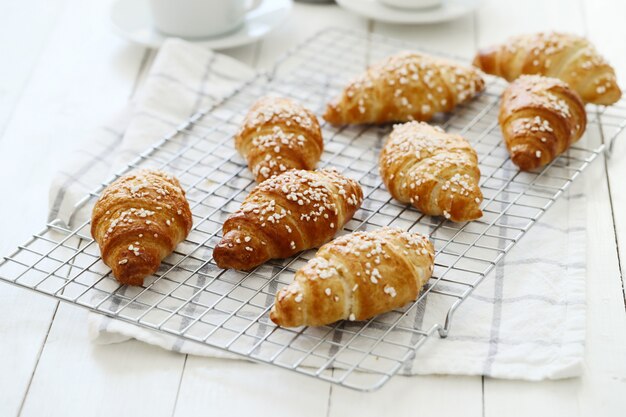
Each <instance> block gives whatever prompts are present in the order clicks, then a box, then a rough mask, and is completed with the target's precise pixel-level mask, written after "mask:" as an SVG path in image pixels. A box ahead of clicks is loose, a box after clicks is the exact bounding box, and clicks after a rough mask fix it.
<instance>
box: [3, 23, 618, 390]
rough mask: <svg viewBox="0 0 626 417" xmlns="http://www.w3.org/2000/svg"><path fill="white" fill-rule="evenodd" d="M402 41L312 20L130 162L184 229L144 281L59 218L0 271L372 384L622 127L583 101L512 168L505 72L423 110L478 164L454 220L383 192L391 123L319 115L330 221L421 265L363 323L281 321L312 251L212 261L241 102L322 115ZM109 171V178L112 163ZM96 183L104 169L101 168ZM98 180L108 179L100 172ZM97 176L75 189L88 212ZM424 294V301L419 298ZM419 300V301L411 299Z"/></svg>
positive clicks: (242, 179)
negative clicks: (557, 132) (170, 202)
mask: <svg viewBox="0 0 626 417" xmlns="http://www.w3.org/2000/svg"><path fill="white" fill-rule="evenodd" d="M410 47H411V45H407V44H406V43H403V42H399V41H395V40H391V39H388V38H384V37H381V36H377V35H367V34H363V33H353V32H347V31H342V30H335V29H331V30H325V31H323V32H321V33H319V34H318V35H316V36H315V37H313V38H312V39H310V40H308V41H307V42H305V43H304V44H303V45H301V46H299V47H298V48H296V49H294V50H292V51H291V52H289V53H288V54H287V55H286V56H285V57H284V58H283V59H282V60H280V61H279V62H278V63H277V64H276V66H275V68H274V70H273V71H272V72H271V73H264V74H260V75H258V76H256V77H255V78H254V79H252V80H251V81H249V82H248V83H246V84H245V85H243V86H242V87H241V88H239V89H238V90H237V91H236V92H235V93H234V94H232V95H231V96H229V97H228V98H226V99H225V100H223V101H222V102H220V103H219V104H218V105H216V106H215V107H214V108H212V109H210V110H209V111H204V112H200V113H198V114H196V115H194V116H193V117H192V118H191V119H190V120H189V121H187V122H186V123H184V124H183V125H181V126H180V127H179V128H178V129H177V130H176V131H175V132H173V133H172V134H171V135H169V136H167V137H166V138H164V139H162V140H161V141H159V142H158V143H157V144H156V145H154V146H153V147H152V148H150V149H148V150H147V151H146V152H144V153H143V154H142V155H140V156H139V157H138V158H137V159H136V160H135V161H134V162H132V163H131V164H130V165H129V167H128V168H126V169H125V170H124V172H126V171H128V170H130V169H133V168H136V167H157V168H162V169H165V170H167V171H169V172H171V173H173V174H174V175H176V176H177V177H178V178H179V179H180V181H181V183H182V184H183V185H184V187H185V188H186V190H187V197H188V200H189V202H190V205H191V207H192V211H193V217H194V226H193V230H192V231H191V233H190V234H189V237H188V238H187V240H186V241H185V242H183V243H181V244H180V245H178V247H177V248H176V250H175V252H174V253H173V254H172V255H171V256H169V257H168V258H167V259H166V260H165V261H164V262H163V263H162V265H161V268H160V269H159V271H158V272H157V273H156V274H155V275H154V276H153V277H150V278H148V279H146V281H145V284H144V286H143V287H124V286H120V285H119V284H118V283H117V282H116V281H115V279H114V278H113V277H112V276H111V274H110V270H109V269H108V268H107V267H106V266H105V265H104V264H103V263H102V261H101V259H100V257H99V250H98V247H97V245H96V244H95V242H94V241H93V240H92V239H91V236H90V233H89V224H88V223H84V224H81V225H79V226H76V227H73V228H69V227H67V226H65V225H64V224H63V223H62V222H60V221H58V220H57V221H53V222H51V223H49V224H48V225H47V226H46V227H45V229H44V230H42V231H41V232H40V233H37V234H35V235H34V236H33V237H32V238H31V239H30V240H28V241H27V242H26V243H24V244H23V245H21V246H19V248H18V249H17V250H16V251H15V252H14V253H12V254H11V255H10V256H7V257H5V258H4V260H3V261H2V262H1V263H0V278H1V279H2V280H4V281H8V282H10V283H12V284H15V285H18V286H20V287H25V288H29V289H32V290H36V291H38V292H40V293H44V294H47V295H51V296H53V297H55V298H57V299H60V300H63V301H67V302H70V303H73V304H76V305H79V306H82V307H86V308H88V309H90V310H91V311H94V312H97V313H101V314H105V315H107V316H110V317H114V318H117V319H120V320H123V321H126V322H130V323H134V324H137V325H139V326H143V327H145V328H149V329H154V330H156V331H160V332H164V333H167V334H170V335H174V336H179V337H182V338H184V339H187V340H190V341H196V342H200V343H204V344H206V345H208V346H212V347H215V348H218V349H222V350H226V351H228V352H231V353H234V354H237V355H243V356H245V357H247V358H250V359H252V360H255V361H259V362H265V363H270V364H273V365H277V366H280V367H283V368H287V369H290V370H293V371H297V372H299V373H302V374H306V375H310V376H314V377H317V378H320V379H323V380H326V381H330V382H333V383H337V384H340V385H343V386H346V387H350V388H354V389H359V390H372V389H376V388H378V387H380V386H382V385H383V384H384V383H385V382H386V381H388V380H389V379H390V378H391V377H392V376H393V375H395V374H396V373H398V372H399V371H401V369H402V368H403V366H404V365H405V364H406V363H408V362H409V361H411V360H413V359H414V357H415V355H416V351H417V349H418V348H419V347H420V346H421V345H422V344H423V343H424V342H425V341H426V340H427V339H428V337H430V336H433V335H434V334H435V333H436V332H438V333H439V335H440V336H441V337H445V336H446V335H447V333H448V331H449V330H450V326H451V324H452V317H453V314H454V312H455V310H456V309H457V308H458V306H459V305H460V304H461V302H463V300H465V299H466V298H467V297H468V296H469V294H470V293H471V292H472V291H473V290H474V288H476V286H477V285H478V284H479V283H480V282H481V281H482V280H483V278H484V277H485V276H486V275H487V273H488V272H489V271H490V270H491V269H492V268H493V267H494V266H495V265H496V263H497V262H498V261H499V260H500V259H501V258H502V257H503V256H504V254H505V253H506V252H508V251H509V250H510V249H511V248H512V247H513V246H514V245H515V243H516V242H517V241H518V240H519V239H520V238H521V237H522V236H523V235H524V234H525V233H526V232H527V231H528V229H529V228H530V227H531V226H532V225H533V224H534V223H535V222H536V221H537V219H538V218H539V217H540V216H541V215H542V214H543V213H544V212H545V211H546V210H547V209H548V208H549V207H550V206H551V205H552V204H553V203H554V202H555V200H556V199H557V198H558V197H559V196H560V195H561V194H562V193H563V191H564V190H565V189H566V188H567V187H568V186H569V185H570V183H571V182H572V181H573V180H574V179H575V178H576V177H577V176H578V175H579V174H580V173H581V172H582V171H583V170H584V169H585V168H586V167H587V165H589V163H590V162H591V161H592V160H593V159H594V158H596V157H597V156H598V155H599V154H600V152H601V151H602V149H603V146H604V145H603V143H605V142H607V143H608V142H609V141H612V140H613V139H614V138H615V137H617V136H618V135H619V134H620V133H621V132H622V131H623V130H624V127H625V124H624V123H625V122H624V120H625V119H626V105H625V103H624V102H620V103H619V104H618V105H616V106H613V107H611V108H609V109H607V108H599V107H598V108H596V107H595V106H593V107H589V108H588V110H589V117H590V121H589V126H588V128H587V133H586V135H585V137H584V138H583V139H582V140H581V141H580V142H578V143H577V144H576V146H574V147H572V148H571V149H570V150H569V151H568V152H566V153H565V154H564V155H562V156H561V157H559V158H558V159H557V160H555V161H554V162H553V163H551V164H550V165H549V166H547V167H546V168H544V169H542V170H540V171H536V172H520V171H519V170H518V169H517V168H516V167H515V166H514V165H512V163H511V162H510V160H509V158H508V154H507V151H506V149H505V147H504V145H503V143H502V138H501V135H500V131H499V128H498V126H497V112H498V99H499V96H500V93H501V91H502V89H503V87H504V86H505V84H504V83H503V82H501V81H499V80H497V79H495V78H488V87H487V89H486V91H485V92H484V93H483V94H482V95H481V96H479V97H477V98H476V99H474V100H473V101H471V102H470V103H468V104H466V105H463V106H460V107H459V108H458V109H457V110H456V111H455V112H454V114H450V115H447V116H445V117H441V118H440V119H439V120H436V122H437V123H438V124H440V125H442V126H443V127H444V128H445V129H446V130H448V131H451V132H458V133H460V134H462V135H463V136H465V137H466V138H467V139H468V140H469V141H470V142H471V143H472V145H473V146H474V148H475V149H476V151H477V153H478V155H479V160H480V169H481V172H482V178H481V188H482V190H483V193H484V196H485V199H484V201H483V203H482V209H483V212H484V216H483V217H482V218H481V219H479V220H476V221H473V222H470V223H465V224H455V223H451V222H448V221H445V220H444V219H442V218H434V217H429V216H425V215H423V214H420V213H419V212H417V211H416V210H414V209H413V208H411V207H408V206H405V205H403V204H400V203H398V202H397V201H394V200H393V199H392V198H391V197H390V195H389V193H388V192H387V191H386V190H385V188H384V186H383V185H382V183H381V180H380V178H379V176H378V166H377V160H378V152H379V150H380V148H381V145H382V141H383V139H384V137H385V135H386V134H388V133H389V130H390V127H389V126H385V127H373V126H348V127H333V126H330V125H323V134H324V138H325V150H324V154H323V156H322V160H321V162H320V164H319V165H320V166H322V167H324V166H332V167H335V168H337V169H339V170H340V171H342V172H343V173H344V174H346V175H348V176H350V177H352V178H354V179H358V180H359V182H360V183H361V186H362V187H363V190H364V195H365V199H364V202H363V206H362V208H361V209H360V210H359V211H358V212H357V213H356V214H355V216H354V218H353V219H352V220H351V221H350V222H349V223H348V224H347V225H346V227H345V228H344V230H343V231H341V232H340V233H348V232H351V231H354V230H357V229H359V230H370V229H377V228H379V227H382V226H387V225H390V226H398V227H401V228H404V229H407V230H411V231H418V232H421V233H425V234H428V235H429V236H430V238H431V240H432V241H433V243H434V244H435V248H436V260H435V263H436V266H435V270H434V274H433V277H432V279H431V280H430V281H429V282H428V284H427V285H426V287H425V290H424V291H423V293H422V295H421V296H420V298H419V299H418V300H417V301H416V302H415V303H412V304H410V305H408V306H406V307H405V308H402V309H398V310H395V311H393V312H390V313H387V314H383V315H380V316H378V317H375V318H373V319H371V320H369V321H367V322H338V323H335V324H332V325H329V326H323V327H318V328H308V327H304V328H296V329H283V328H279V327H276V326H275V325H274V324H273V323H272V322H271V321H270V320H269V317H268V313H269V309H270V308H271V305H272V303H273V300H274V295H275V293H276V291H277V289H279V288H280V287H282V286H283V285H286V284H288V283H289V282H291V280H292V279H293V276H294V273H295V271H296V270H297V269H298V268H300V267H301V266H302V265H304V263H305V262H306V261H307V260H308V259H310V258H311V256H312V255H313V253H314V251H307V252H304V253H302V254H300V255H298V256H296V257H293V258H290V259H285V260H273V261H271V262H268V263H266V264H265V265H262V266H260V267H258V268H256V269H255V270H254V271H251V272H240V271H234V270H228V271H224V270H220V269H219V268H218V267H217V266H216V265H215V263H214V262H213V259H212V256H211V254H212V250H213V248H214V247H215V245H216V244H217V243H218V242H219V240H220V238H221V226H222V223H223V222H224V220H225V219H226V218H227V217H228V215H229V214H230V213H232V212H233V211H235V210H236V209H237V208H238V206H239V205H240V203H241V202H242V200H243V199H244V198H245V196H246V195H247V194H248V193H249V192H250V190H251V189H252V187H253V186H254V181H253V177H252V175H251V173H250V172H249V171H248V169H247V167H246V164H245V162H244V161H243V160H242V159H241V158H240V157H239V156H238V155H237V153H236V151H235V150H234V148H233V140H232V137H233V134H234V133H235V132H236V130H237V129H238V126H239V124H240V122H241V121H242V119H243V116H244V115H245V114H246V112H247V110H248V108H249V107H250V105H251V104H252V103H253V102H254V101H255V100H256V99H257V98H259V97H261V96H263V95H266V94H268V93H271V94H277V95H281V96H287V97H292V98H294V99H296V100H298V101H299V102H301V103H303V104H304V105H305V106H307V107H309V108H310V109H312V110H314V111H315V112H316V113H317V114H321V112H322V111H323V107H324V104H325V103H326V102H327V101H328V100H329V99H330V98H331V97H332V96H334V95H335V94H336V93H337V92H338V91H339V90H340V89H341V88H342V86H343V85H344V84H345V82H346V81H347V80H348V79H349V78H351V77H352V76H354V75H355V74H358V73H359V72H360V71H362V70H363V69H364V68H365V67H366V66H367V65H368V64H369V63H371V62H373V61H375V60H377V59H380V58H382V57H384V56H387V55H389V54H391V53H394V52H397V51H398V50H401V49H407V48H410ZM124 172H120V173H119V174H118V175H116V176H115V177H114V178H111V181H112V180H114V179H115V178H117V176H119V175H121V174H123V173H124ZM109 182H110V181H109ZM107 183H108V182H107ZM106 185H107V184H102V185H101V186H100V187H99V188H97V189H96V190H94V192H92V193H91V194H90V195H88V196H86V197H85V199H84V200H83V201H81V202H80V203H79V204H78V205H77V207H76V210H81V209H82V210H89V208H90V206H91V205H92V204H93V203H94V202H95V200H96V198H97V196H98V195H99V194H100V192H101V191H102V189H103V188H104V187H105V186H106ZM426 296H428V304H427V305H426V303H425V297H426ZM420 306H422V307H421V308H420Z"/></svg>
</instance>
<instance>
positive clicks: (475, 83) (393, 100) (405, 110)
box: [324, 52, 485, 124]
mask: <svg viewBox="0 0 626 417" xmlns="http://www.w3.org/2000/svg"><path fill="white" fill-rule="evenodd" d="M484 88H485V83H484V81H483V79H482V77H481V73H480V71H477V70H476V69H474V68H471V67H464V66H462V65H459V64H456V63H454V62H452V61H448V60H445V59H440V58H434V57H431V56H428V55H423V54H418V53H415V52H402V53H399V54H396V55H393V56H390V57H388V58H387V59H386V60H384V61H382V62H379V63H377V64H374V65H372V66H371V67H370V68H369V69H368V70H367V72H365V74H363V75H361V76H360V77H358V78H356V79H355V80H353V81H352V82H351V83H350V84H349V85H348V86H347V87H346V88H345V89H344V90H343V92H342V93H341V95H340V96H339V97H338V98H337V99H335V101H333V102H331V103H330V104H328V106H327V108H326V113H324V119H325V120H326V121H328V122H330V123H333V124H356V123H385V122H394V121H395V122H406V121H409V120H423V121H427V120H430V119H432V118H433V116H434V115H435V113H439V112H449V111H451V110H452V109H454V108H455V107H456V106H457V105H458V104H460V103H464V102H466V101H469V100H470V99H471V98H472V97H474V95H476V93H478V92H480V91H482V90H483V89H484Z"/></svg>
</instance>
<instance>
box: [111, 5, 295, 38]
mask: <svg viewBox="0 0 626 417" xmlns="http://www.w3.org/2000/svg"><path fill="white" fill-rule="evenodd" d="M148 7H149V6H148V0H118V1H116V2H115V3H114V4H113V7H112V8H111V22H112V23H113V27H114V28H115V30H116V32H118V33H119V34H120V35H121V36H123V37H124V38H126V39H128V40H130V41H133V42H136V43H139V44H141V45H145V46H149V47H152V48H158V47H159V46H161V44H162V43H163V41H165V39H167V35H164V34H162V33H160V32H158V31H157V30H156V29H155V28H154V26H153V25H152V17H151V16H150V10H149V8H148ZM290 10H291V0H263V3H262V4H261V5H260V6H259V7H258V8H256V9H254V10H253V11H251V12H250V13H248V15H247V16H246V20H245V22H244V24H243V26H242V27H241V28H239V29H238V30H236V31H234V32H231V33H227V34H224V35H219V36H217V37H214V38H194V39H185V40H187V41H190V42H194V43H198V44H201V45H205V46H206V47H208V48H211V49H226V48H234V47H236V46H241V45H246V44H248V43H251V42H254V41H256V40H257V39H259V38H261V37H262V36H265V35H267V34H268V33H269V32H270V31H271V30H272V29H274V28H276V27H277V26H278V25H280V24H281V23H282V22H283V20H284V19H285V18H286V17H287V15H288V14H289V11H290Z"/></svg>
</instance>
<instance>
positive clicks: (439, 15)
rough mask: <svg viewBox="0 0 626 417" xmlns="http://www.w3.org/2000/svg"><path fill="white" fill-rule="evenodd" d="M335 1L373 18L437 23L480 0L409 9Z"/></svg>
mask: <svg viewBox="0 0 626 417" xmlns="http://www.w3.org/2000/svg"><path fill="white" fill-rule="evenodd" d="M337 3H338V4H339V5H340V6H341V7H343V8H345V9H347V10H350V11H351V12H354V13H357V14H359V15H361V16H365V17H368V18H370V19H374V20H380V21H382V22H389V23H403V24H410V23H414V24H415V23H438V22H445V21H447V20H453V19H458V18H459V17H461V16H464V15H466V14H467V13H470V12H472V11H474V10H475V9H476V8H477V7H478V5H479V3H480V0H443V3H442V4H441V6H439V7H434V8H429V9H422V10H410V9H394V8H393V7H389V6H385V5H383V4H382V3H380V2H379V1H378V0H337Z"/></svg>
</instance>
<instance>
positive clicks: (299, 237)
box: [213, 170, 363, 270]
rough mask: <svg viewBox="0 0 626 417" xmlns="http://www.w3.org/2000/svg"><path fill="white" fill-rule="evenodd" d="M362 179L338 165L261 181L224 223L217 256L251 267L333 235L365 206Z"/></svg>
mask: <svg viewBox="0 0 626 417" xmlns="http://www.w3.org/2000/svg"><path fill="white" fill-rule="evenodd" d="M362 200H363V191H362V190H361V187H360V186H359V184H358V183H357V182H356V181H353V180H351V179H348V178H346V177H344V176H343V175H341V174H339V173H338V172H337V171H334V170H321V171H304V170H291V171H287V172H285V173H283V174H280V175H277V176H275V177H272V178H270V179H268V180H265V181H263V182H262V183H261V184H259V185H257V186H256V187H255V188H254V189H253V190H252V192H250V194H249V195H248V197H246V199H245V200H244V201H243V203H242V205H241V207H240V208H239V210H237V211H236V212H235V213H233V214H232V215H231V216H230V217H229V218H228V219H227V220H226V221H225V222H224V226H223V236H224V237H223V238H222V240H221V241H220V243H219V244H218V245H217V246H216V247H215V249H214V250H213V259H214V260H215V262H216V263H217V266H219V267H220V268H223V269H229V268H234V269H240V270H249V269H252V268H254V267H256V266H258V265H261V264H262V263H263V262H265V261H267V260H269V259H275V258H287V257H289V256H292V255H294V254H296V253H297V252H300V251H303V250H305V249H310V248H315V247H319V246H320V245H322V244H324V243H325V242H327V241H328V240H330V239H331V238H332V237H333V236H334V235H335V233H336V232H337V230H340V229H341V228H342V227H343V226H344V225H345V224H346V223H347V222H348V221H349V220H350V219H351V218H352V216H353V215H354V213H355V212H356V210H357V209H358V208H359V207H360V206H361V201H362Z"/></svg>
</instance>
